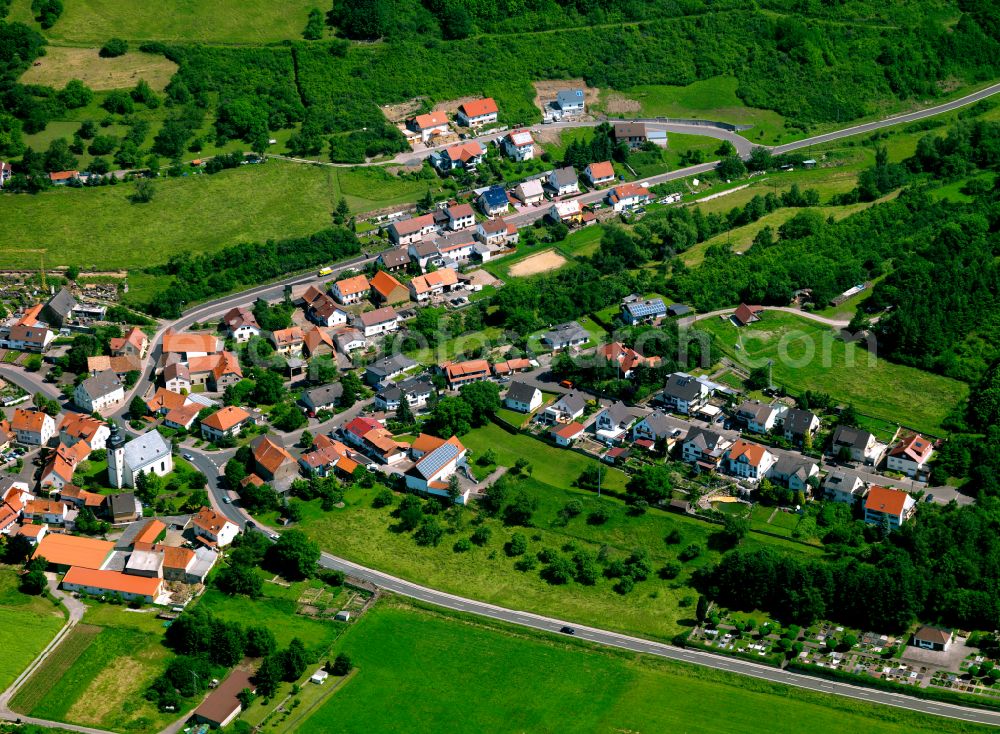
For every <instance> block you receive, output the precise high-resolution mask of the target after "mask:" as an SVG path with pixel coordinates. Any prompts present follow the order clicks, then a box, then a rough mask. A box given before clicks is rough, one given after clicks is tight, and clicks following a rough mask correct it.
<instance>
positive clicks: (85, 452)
mask: <svg viewBox="0 0 1000 734" xmlns="http://www.w3.org/2000/svg"><path fill="white" fill-rule="evenodd" d="M88 456H90V446H88V445H87V444H86V442H84V441H77V442H76V443H75V444H73V445H72V446H67V445H66V444H62V443H60V444H59V445H58V446H57V447H56V450H55V451H53V452H52V453H50V454H49V456H48V459H47V460H46V462H45V464H44V465H43V467H42V473H41V476H40V479H39V485H40V486H41V487H43V488H48V489H49V491H50V492H52V491H58V490H60V489H62V488H63V487H65V486H66V485H67V484H70V483H72V481H73V474H74V472H75V471H76V467H77V466H78V465H79V464H80V462H81V461H84V460H86V458H87V457H88Z"/></svg>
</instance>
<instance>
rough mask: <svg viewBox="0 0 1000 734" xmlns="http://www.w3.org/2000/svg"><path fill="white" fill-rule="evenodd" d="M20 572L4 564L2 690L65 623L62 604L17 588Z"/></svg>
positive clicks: (0, 573)
mask: <svg viewBox="0 0 1000 734" xmlns="http://www.w3.org/2000/svg"><path fill="white" fill-rule="evenodd" d="M17 583H18V576H17V571H16V570H15V569H13V568H7V567H4V568H0V650H3V651H4V664H3V666H0V691H3V690H6V689H7V686H9V685H10V684H11V683H13V682H14V679H15V678H17V676H18V675H20V674H21V671H22V670H24V669H25V668H26V667H27V666H28V664H29V663H30V662H31V661H32V660H34V659H35V658H36V657H38V654H39V653H40V652H41V651H42V650H44V649H45V646H46V645H48V644H49V642H51V641H52V638H53V637H55V635H56V633H57V632H58V631H59V630H60V629H61V628H62V626H63V624H64V623H65V621H66V620H65V615H64V614H63V612H62V609H61V608H60V607H57V606H55V605H54V604H52V602H50V601H49V600H47V599H44V598H42V597H38V596H28V595H26V594H22V593H21V592H20V591H18V590H17Z"/></svg>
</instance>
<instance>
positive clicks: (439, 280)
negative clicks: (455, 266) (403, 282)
mask: <svg viewBox="0 0 1000 734" xmlns="http://www.w3.org/2000/svg"><path fill="white" fill-rule="evenodd" d="M456 285H458V273H456V272H455V271H454V270H452V269H451V268H444V269H442V270H435V271H433V272H430V273H427V274H426V275H418V276H416V277H415V278H413V279H412V280H411V281H410V295H411V296H412V297H413V300H414V301H416V302H417V303H423V302H425V301H428V300H430V299H431V298H433V297H434V296H438V295H441V294H442V293H447V292H448V291H450V290H452V289H453V288H454V287H455V286H456Z"/></svg>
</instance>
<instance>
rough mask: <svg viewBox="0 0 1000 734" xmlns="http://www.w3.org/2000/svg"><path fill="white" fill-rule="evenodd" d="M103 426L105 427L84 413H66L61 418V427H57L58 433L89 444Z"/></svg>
mask: <svg viewBox="0 0 1000 734" xmlns="http://www.w3.org/2000/svg"><path fill="white" fill-rule="evenodd" d="M103 425H105V424H104V422H103V421H99V420H97V419H96V418H93V417H91V416H89V415H86V414H85V413H67V414H66V415H65V416H64V417H63V421H62V425H60V426H59V432H60V433H65V434H66V435H67V436H70V437H72V438H76V439H79V440H81V441H86V442H87V443H90V442H91V441H93V440H94V436H96V435H97V432H98V431H99V430H101V426H103Z"/></svg>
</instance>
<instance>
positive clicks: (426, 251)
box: [410, 241, 438, 257]
mask: <svg viewBox="0 0 1000 734" xmlns="http://www.w3.org/2000/svg"><path fill="white" fill-rule="evenodd" d="M410 247H412V248H413V251H414V252H415V253H417V257H430V256H432V255H437V254H438V246H437V243H436V242H430V241H427V242H416V243H414V244H412V245H410Z"/></svg>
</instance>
